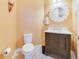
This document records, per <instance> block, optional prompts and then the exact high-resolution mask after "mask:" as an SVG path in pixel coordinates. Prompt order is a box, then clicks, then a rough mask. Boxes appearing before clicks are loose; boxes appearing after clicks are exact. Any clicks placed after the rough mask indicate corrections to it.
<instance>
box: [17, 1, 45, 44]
mask: <svg viewBox="0 0 79 59" xmlns="http://www.w3.org/2000/svg"><path fill="white" fill-rule="evenodd" d="M43 15H44V0H33V1H32V0H19V1H18V0H17V39H22V40H23V35H24V34H28V33H32V34H33V42H34V44H39V43H40V42H41V40H40V39H41V37H40V36H41V23H42V20H43ZM39 40H40V41H39Z"/></svg>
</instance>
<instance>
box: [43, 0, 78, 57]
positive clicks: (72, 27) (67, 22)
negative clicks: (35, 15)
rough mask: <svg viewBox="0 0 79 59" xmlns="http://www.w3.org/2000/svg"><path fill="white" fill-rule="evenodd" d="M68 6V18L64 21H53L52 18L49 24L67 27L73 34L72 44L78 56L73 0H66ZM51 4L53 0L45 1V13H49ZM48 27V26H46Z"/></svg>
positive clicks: (50, 25)
mask: <svg viewBox="0 0 79 59" xmlns="http://www.w3.org/2000/svg"><path fill="white" fill-rule="evenodd" d="M65 1H66V3H67V5H68V7H69V10H70V12H69V16H68V17H67V19H65V20H64V21H63V22H59V23H57V22H53V21H51V20H50V19H49V20H50V24H49V25H48V26H49V27H67V28H68V29H69V30H70V31H71V32H72V33H73V34H72V42H71V43H72V45H71V49H73V50H74V51H75V55H76V57H77V40H76V34H77V33H76V26H75V25H76V20H75V15H74V13H73V10H72V0H65ZM50 4H51V0H46V1H45V9H44V11H45V15H47V14H48V7H49V5H50ZM46 27H47V26H46Z"/></svg>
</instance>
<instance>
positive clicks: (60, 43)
mask: <svg viewBox="0 0 79 59" xmlns="http://www.w3.org/2000/svg"><path fill="white" fill-rule="evenodd" d="M58 37H59V38H58V49H59V50H58V54H59V55H60V56H61V57H62V56H63V57H64V54H65V50H66V49H65V45H66V42H65V35H62V34H60V35H58Z"/></svg>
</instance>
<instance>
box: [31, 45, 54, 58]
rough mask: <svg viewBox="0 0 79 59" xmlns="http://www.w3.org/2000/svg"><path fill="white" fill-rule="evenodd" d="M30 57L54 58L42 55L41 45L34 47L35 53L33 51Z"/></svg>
mask: <svg viewBox="0 0 79 59" xmlns="http://www.w3.org/2000/svg"><path fill="white" fill-rule="evenodd" d="M32 56H33V59H55V58H52V57H49V56H46V55H44V54H42V46H41V45H37V46H35V51H33V54H32Z"/></svg>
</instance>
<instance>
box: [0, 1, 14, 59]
mask: <svg viewBox="0 0 79 59" xmlns="http://www.w3.org/2000/svg"><path fill="white" fill-rule="evenodd" d="M15 7H16V3H15V5H14V7H13V9H12V11H11V13H9V12H8V0H0V51H2V52H3V51H4V49H5V48H7V47H10V48H11V49H12V51H11V53H10V55H9V56H4V57H1V58H0V59H2V58H4V59H11V57H12V54H13V52H14V49H15V41H16V8H15Z"/></svg>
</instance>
